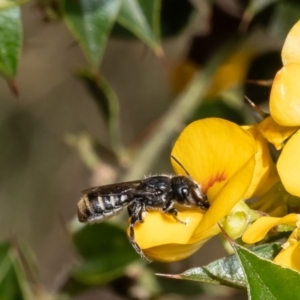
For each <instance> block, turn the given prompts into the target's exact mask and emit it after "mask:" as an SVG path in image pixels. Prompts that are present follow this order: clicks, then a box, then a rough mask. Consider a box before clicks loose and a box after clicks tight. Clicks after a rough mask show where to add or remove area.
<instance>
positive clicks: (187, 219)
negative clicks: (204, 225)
mask: <svg viewBox="0 0 300 300" xmlns="http://www.w3.org/2000/svg"><path fill="white" fill-rule="evenodd" d="M190 223H191V220H190V219H189V218H186V219H185V220H184V224H185V226H188V225H189V224H190Z"/></svg>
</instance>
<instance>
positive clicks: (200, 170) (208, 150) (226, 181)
mask: <svg viewBox="0 0 300 300" xmlns="http://www.w3.org/2000/svg"><path fill="white" fill-rule="evenodd" d="M255 152H256V146H255V141H254V139H253V137H252V136H251V135H250V134H249V133H247V132H246V131H245V130H243V129H242V128H240V127H239V126H238V125H236V124H234V123H232V122H229V121H226V120H223V119H217V118H208V119H203V120H199V121H196V122H193V123H192V124H190V125H189V126H187V127H186V128H185V129H184V130H183V132H182V133H181V135H180V136H179V138H178V140H177V141H176V143H175V146H174V148H173V150H172V156H174V157H175V158H176V159H177V160H178V161H180V163H181V164H182V165H183V166H184V167H185V168H186V169H187V171H188V172H189V173H190V174H191V176H192V177H193V178H194V180H196V181H197V182H198V183H200V185H201V187H202V190H203V192H204V193H205V194H207V196H208V199H209V201H210V203H211V207H210V208H209V210H208V211H207V213H206V214H205V216H204V218H203V221H202V223H201V226H203V230H206V229H208V228H209V227H210V226H212V225H214V224H215V223H216V222H218V221H219V220H220V219H221V218H223V217H224V216H225V215H226V214H227V213H228V212H229V211H230V209H231V208H232V207H233V206H234V205H235V204H236V203H237V202H238V201H239V200H241V199H242V198H243V195H244V193H245V192H246V190H247V188H248V186H249V184H250V181H251V178H252V174H253V171H254V155H255ZM171 161H172V165H173V169H174V170H175V173H177V174H186V173H185V171H184V170H183V169H182V168H181V167H180V166H179V165H178V164H177V163H176V162H175V161H174V160H171Z"/></svg>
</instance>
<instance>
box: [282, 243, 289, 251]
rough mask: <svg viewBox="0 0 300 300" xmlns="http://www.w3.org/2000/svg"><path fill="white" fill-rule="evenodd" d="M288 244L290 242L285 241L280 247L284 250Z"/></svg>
mask: <svg viewBox="0 0 300 300" xmlns="http://www.w3.org/2000/svg"><path fill="white" fill-rule="evenodd" d="M289 246H291V244H290V242H285V243H283V244H282V245H281V248H282V249H284V250H286V249H287V248H288V247H289Z"/></svg>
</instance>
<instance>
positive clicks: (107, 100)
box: [78, 70, 123, 156]
mask: <svg viewBox="0 0 300 300" xmlns="http://www.w3.org/2000/svg"><path fill="white" fill-rule="evenodd" d="M78 75H79V76H80V77H81V78H82V79H84V81H85V83H86V85H87V87H88V88H89V90H90V92H91V93H92V94H93V96H94V100H95V102H96V104H97V106H98V108H99V110H100V112H101V113H102V115H103V117H104V120H105V123H106V125H107V127H108V133H109V137H110V142H111V147H112V149H113V151H114V153H115V154H116V155H117V156H119V155H121V152H122V148H123V147H122V143H121V133H120V124H119V118H120V116H119V111H120V107H119V99H118V96H117V95H116V93H115V92H114V90H113V89H112V88H111V87H110V85H109V83H108V82H107V81H106V80H105V79H104V78H103V77H99V76H95V75H94V74H93V73H92V72H90V71H89V70H82V71H80V72H79V73H78Z"/></svg>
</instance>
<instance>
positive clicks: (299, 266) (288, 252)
mask: <svg viewBox="0 0 300 300" xmlns="http://www.w3.org/2000/svg"><path fill="white" fill-rule="evenodd" d="M294 232H297V229H296V230H295V231H294ZM292 236H293V234H292ZM289 239H290V238H289ZM299 253H300V243H299V242H296V243H293V244H291V245H290V246H289V247H287V248H286V249H282V250H281V251H280V253H279V254H278V255H277V256H276V257H275V259H274V262H276V263H277V264H279V265H281V266H285V267H288V268H291V269H294V270H297V271H300V255H299Z"/></svg>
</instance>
